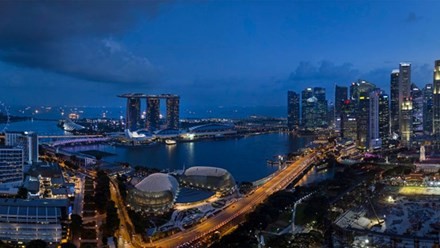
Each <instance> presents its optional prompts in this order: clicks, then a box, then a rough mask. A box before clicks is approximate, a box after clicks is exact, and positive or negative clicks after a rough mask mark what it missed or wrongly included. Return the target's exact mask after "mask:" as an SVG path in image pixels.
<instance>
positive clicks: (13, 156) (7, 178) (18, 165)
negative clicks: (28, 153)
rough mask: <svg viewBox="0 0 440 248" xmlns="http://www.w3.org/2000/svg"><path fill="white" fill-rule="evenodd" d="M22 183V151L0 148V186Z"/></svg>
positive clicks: (19, 149)
mask: <svg viewBox="0 0 440 248" xmlns="http://www.w3.org/2000/svg"><path fill="white" fill-rule="evenodd" d="M22 182H23V149H21V148H14V147H0V185H2V184H13V185H15V184H17V185H19V184H21V183H22Z"/></svg>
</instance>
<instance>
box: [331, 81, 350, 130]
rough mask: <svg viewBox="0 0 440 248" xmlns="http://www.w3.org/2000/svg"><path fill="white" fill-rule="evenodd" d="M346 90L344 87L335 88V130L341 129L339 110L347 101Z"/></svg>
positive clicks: (337, 86)
mask: <svg viewBox="0 0 440 248" xmlns="http://www.w3.org/2000/svg"><path fill="white" fill-rule="evenodd" d="M347 91H348V88H347V87H345V86H339V85H336V88H335V110H334V120H335V126H336V130H340V129H341V110H342V104H343V103H344V101H345V100H347V99H348V96H347V93H348V92H347Z"/></svg>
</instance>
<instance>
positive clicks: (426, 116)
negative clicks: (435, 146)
mask: <svg viewBox="0 0 440 248" xmlns="http://www.w3.org/2000/svg"><path fill="white" fill-rule="evenodd" d="M432 93H433V88H432V84H427V85H425V88H423V132H424V133H425V134H432V106H433V101H432V95H433V94H432Z"/></svg>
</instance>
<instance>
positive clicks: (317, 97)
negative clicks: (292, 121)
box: [301, 87, 328, 130]
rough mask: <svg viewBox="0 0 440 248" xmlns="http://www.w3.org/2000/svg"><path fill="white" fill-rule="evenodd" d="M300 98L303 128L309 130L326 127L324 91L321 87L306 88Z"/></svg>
mask: <svg viewBox="0 0 440 248" xmlns="http://www.w3.org/2000/svg"><path fill="white" fill-rule="evenodd" d="M301 98H302V99H301V102H302V106H301V110H302V113H301V116H302V125H303V127H304V128H305V129H310V130H313V129H315V128H321V127H326V126H327V125H328V120H327V100H326V98H325V89H324V88H321V87H315V88H306V89H304V90H303V91H302V92H301Z"/></svg>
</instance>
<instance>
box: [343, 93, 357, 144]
mask: <svg viewBox="0 0 440 248" xmlns="http://www.w3.org/2000/svg"><path fill="white" fill-rule="evenodd" d="M341 137H342V138H346V139H351V140H353V141H355V140H356V138H357V121H356V111H355V106H354V101H352V100H345V101H344V102H343V103H342V106H341Z"/></svg>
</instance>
